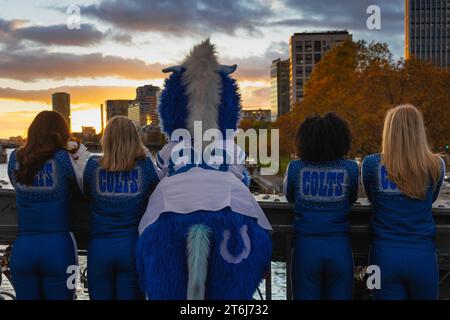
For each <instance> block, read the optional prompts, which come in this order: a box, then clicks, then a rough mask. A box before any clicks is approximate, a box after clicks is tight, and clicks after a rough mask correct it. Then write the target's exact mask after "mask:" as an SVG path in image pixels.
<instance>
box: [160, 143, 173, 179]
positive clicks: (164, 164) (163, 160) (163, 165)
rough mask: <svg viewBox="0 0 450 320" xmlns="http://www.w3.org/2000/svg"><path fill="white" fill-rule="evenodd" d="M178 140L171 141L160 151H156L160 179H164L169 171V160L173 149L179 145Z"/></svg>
mask: <svg viewBox="0 0 450 320" xmlns="http://www.w3.org/2000/svg"><path fill="white" fill-rule="evenodd" d="M177 144H178V143H176V142H169V143H168V144H166V145H165V146H164V147H163V148H162V149H161V150H160V151H158V153H156V167H157V169H158V170H157V172H158V177H159V180H162V179H163V178H164V177H165V176H166V175H167V173H168V171H169V167H168V165H169V162H170V158H171V156H172V149H173V148H174V147H175V145H177Z"/></svg>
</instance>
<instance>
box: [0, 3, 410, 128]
mask: <svg viewBox="0 0 450 320" xmlns="http://www.w3.org/2000/svg"><path fill="white" fill-rule="evenodd" d="M0 3H1V5H2V8H3V9H4V10H2V12H1V13H0V127H2V132H1V134H0V136H1V137H9V136H16V135H25V133H26V128H27V126H28V125H29V123H30V122H31V120H32V118H33V117H34V115H35V114H37V113H38V112H39V111H41V110H44V109H51V94H52V93H54V92H59V91H62V92H68V93H69V94H70V95H71V103H72V114H71V117H72V127H73V130H74V131H81V126H82V125H84V126H94V127H95V128H96V129H97V131H99V129H100V126H101V125H100V108H99V106H100V104H104V103H105V101H106V100H114V99H129V100H133V99H134V97H135V89H136V87H139V86H142V85H145V84H152V85H155V86H159V87H162V85H163V81H164V78H165V75H164V74H163V73H162V72H161V69H162V68H163V67H165V66H168V65H172V64H176V63H179V62H180V59H182V57H183V56H185V54H186V53H187V52H188V50H189V48H190V47H191V46H192V45H193V44H195V43H198V42H199V41H201V40H202V39H204V38H206V37H210V38H211V41H212V42H213V43H215V44H216V46H217V52H218V54H219V56H220V58H221V60H222V61H224V62H225V63H230V64H231V63H236V64H238V71H237V72H236V74H235V77H236V79H237V80H238V82H239V85H240V87H241V92H242V98H243V106H244V108H250V107H261V108H269V107H270V66H271V63H272V61H273V60H274V59H277V58H281V59H287V58H289V44H288V43H289V38H290V37H291V36H292V34H294V33H296V32H304V31H326V30H335V29H347V30H349V32H350V33H352V34H353V36H354V39H355V40H366V41H383V42H387V43H389V45H390V47H391V49H392V50H393V52H394V54H395V57H396V58H400V57H402V56H403V49H404V48H403V46H404V28H403V26H404V23H403V21H404V20H403V19H404V3H403V1H399V3H395V4H394V3H392V1H388V0H380V1H365V0H363V1H348V2H346V3H345V4H340V5H339V7H336V6H335V5H334V1H331V0H324V1H310V0H308V1H306V0H305V1H295V0H251V1H233V2H226V3H220V4H219V3H217V2H216V1H208V0H197V1H194V2H193V1H187V0H176V1H171V2H170V5H163V2H159V1H151V2H149V1H138V0H135V1H133V2H132V3H133V4H132V3H131V1H120V2H119V1H108V2H107V1H100V0H98V1H90V0H86V1H58V2H55V1H49V0H44V1H40V2H39V3H37V2H35V1H25V0H19V1H11V0H0ZM372 4H377V5H379V6H380V8H381V10H382V11H381V13H382V28H381V30H369V29H368V28H367V26H366V20H367V18H368V17H369V15H368V14H367V13H366V10H367V7H368V6H369V5H372ZM70 5H76V6H78V7H79V8H80V10H81V26H80V27H81V29H79V30H76V29H75V30H69V29H67V25H66V24H67V20H68V15H67V13H66V11H67V9H68V8H69V6H70ZM217 6H219V7H220V8H217ZM18 8H20V10H19V9H18ZM6 119H8V121H6ZM11 119H14V121H10V120H11Z"/></svg>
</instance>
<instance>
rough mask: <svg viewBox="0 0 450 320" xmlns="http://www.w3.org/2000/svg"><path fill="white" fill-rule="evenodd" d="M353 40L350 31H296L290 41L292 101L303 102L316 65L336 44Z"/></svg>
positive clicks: (293, 103) (292, 103)
mask: <svg viewBox="0 0 450 320" xmlns="http://www.w3.org/2000/svg"><path fill="white" fill-rule="evenodd" d="M346 40H352V35H351V34H349V33H348V31H346V30H345V31H327V32H304V33H295V34H294V35H293V36H291V38H290V41H289V46H290V48H289V51H290V70H289V71H290V95H291V97H290V103H291V109H292V106H293V105H295V104H296V103H298V102H301V101H302V99H303V95H304V85H305V84H306V82H307V81H308V79H309V77H310V76H311V73H312V72H313V68H314V65H315V64H316V63H318V62H319V61H320V60H321V59H322V57H323V56H324V54H325V53H326V52H327V51H328V50H330V49H331V48H333V47H334V46H336V45H339V44H341V43H342V42H344V41H346Z"/></svg>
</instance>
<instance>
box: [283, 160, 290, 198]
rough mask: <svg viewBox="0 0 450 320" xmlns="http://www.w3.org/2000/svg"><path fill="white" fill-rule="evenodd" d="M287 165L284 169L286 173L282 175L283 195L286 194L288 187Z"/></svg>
mask: <svg viewBox="0 0 450 320" xmlns="http://www.w3.org/2000/svg"><path fill="white" fill-rule="evenodd" d="M289 165H290V163H289V164H288V165H287V167H286V172H285V173H284V179H283V194H284V195H286V194H287V187H288V174H289Z"/></svg>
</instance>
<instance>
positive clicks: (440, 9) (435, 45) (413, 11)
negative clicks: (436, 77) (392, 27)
mask: <svg viewBox="0 0 450 320" xmlns="http://www.w3.org/2000/svg"><path fill="white" fill-rule="evenodd" d="M411 56H414V57H416V58H418V59H421V60H427V61H429V62H431V63H433V64H434V65H435V66H438V67H443V68H448V67H449V65H450V0H405V57H406V59H408V58H409V57H411Z"/></svg>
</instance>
